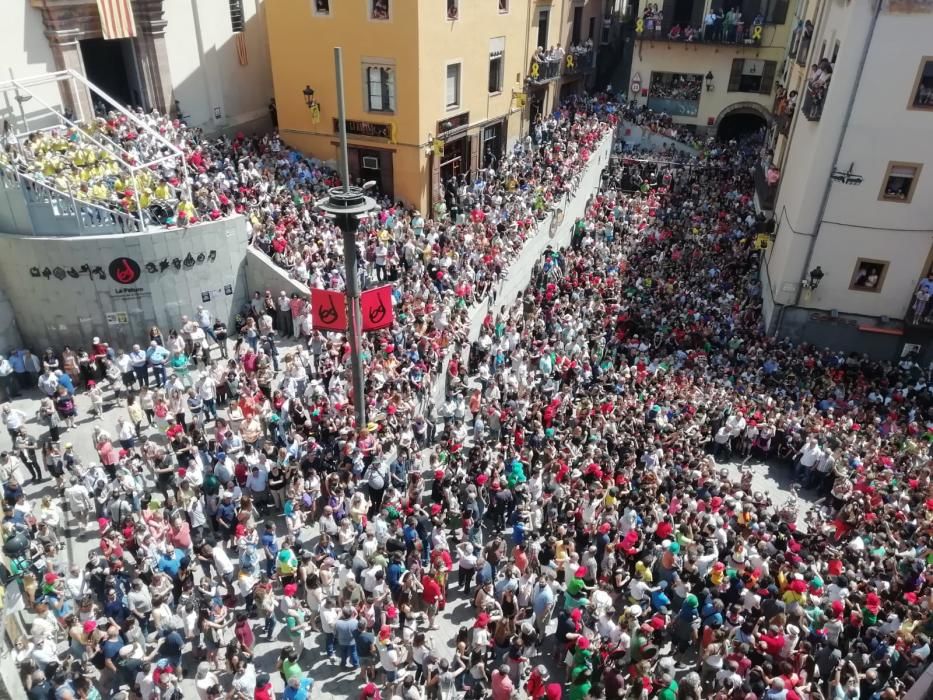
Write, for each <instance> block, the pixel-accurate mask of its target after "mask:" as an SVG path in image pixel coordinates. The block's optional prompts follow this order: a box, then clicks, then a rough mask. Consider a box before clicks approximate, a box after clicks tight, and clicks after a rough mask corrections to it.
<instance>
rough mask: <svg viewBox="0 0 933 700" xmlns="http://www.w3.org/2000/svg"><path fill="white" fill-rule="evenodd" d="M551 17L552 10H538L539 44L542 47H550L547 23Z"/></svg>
mask: <svg viewBox="0 0 933 700" xmlns="http://www.w3.org/2000/svg"><path fill="white" fill-rule="evenodd" d="M550 17H551V11H550V10H539V11H538V46H540V47H541V48H542V49H546V48H548V45H547V23H548V20H549V19H550Z"/></svg>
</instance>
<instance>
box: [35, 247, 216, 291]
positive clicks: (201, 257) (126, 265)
mask: <svg viewBox="0 0 933 700" xmlns="http://www.w3.org/2000/svg"><path fill="white" fill-rule="evenodd" d="M216 259H217V251H216V250H211V251H208V252H207V253H204V252H200V253H198V254H197V255H194V254H192V253H188V254H187V255H186V256H185V257H184V258H180V257H174V258H171V259H169V258H162V260H152V261H149V262H147V263H145V264H144V265H141V264H140V263H138V262H137V261H136V260H134V259H133V258H130V257H127V256H121V257H119V258H114V259H113V260H111V261H110V262H109V263H108V264H107V266H106V268H105V267H104V266H103V265H91V264H90V263H84V264H82V265H69V266H67V267H66V266H64V265H56V266H55V267H49V266H48V265H47V266H45V267H44V268H41V269H40V268H39V267H38V266H34V267H31V268H29V274H30V276H32V277H45V279H47V280H51V279H52V278H53V277H54V278H55V279H57V280H58V281H60V282H61V281H64V280H65V279H66V278H68V277H70V278H71V279H75V280H76V279H80V278H81V277H82V276H83V275H87V276H88V278H89V279H92V280H93V279H98V280H106V279H108V278H109V279H112V280H113V281H115V282H118V283H120V284H126V285H129V284H133V283H134V282H136V281H137V280H138V279H139V278H140V277H141V276H142V272H143V270H144V269H145V271H146V272H148V273H149V274H156V273H163V272H165V271H166V270H170V269H175V270H182V269H184V270H190V269H192V268H194V267H196V266H198V265H203V264H204V263H212V262H214V261H215V260H216Z"/></svg>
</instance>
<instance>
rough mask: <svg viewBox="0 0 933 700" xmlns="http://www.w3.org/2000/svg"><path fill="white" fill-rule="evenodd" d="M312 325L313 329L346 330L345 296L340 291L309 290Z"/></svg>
mask: <svg viewBox="0 0 933 700" xmlns="http://www.w3.org/2000/svg"><path fill="white" fill-rule="evenodd" d="M311 317H312V327H313V328H314V329H315V330H326V331H344V332H345V331H346V330H347V298H346V297H345V296H344V295H343V294H342V293H340V292H330V291H328V290H326V289H312V290H311Z"/></svg>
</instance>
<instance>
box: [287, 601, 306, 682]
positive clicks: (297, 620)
mask: <svg viewBox="0 0 933 700" xmlns="http://www.w3.org/2000/svg"><path fill="white" fill-rule="evenodd" d="M304 621H305V616H304V613H302V612H301V611H300V610H292V611H291V612H290V613H289V615H288V617H286V618H285V624H286V625H287V626H288V634H289V636H290V637H300V636H301V635H302V633H303V630H300V629H298V626H299V625H301V624H302V623H303V622H304ZM286 680H287V679H286Z"/></svg>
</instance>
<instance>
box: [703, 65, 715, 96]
mask: <svg viewBox="0 0 933 700" xmlns="http://www.w3.org/2000/svg"><path fill="white" fill-rule="evenodd" d="M713 77H714V76H713V71H711V70H710V71H706V76H705V78H706V91H707V92H712V91H713V87H715V86H714V85H713Z"/></svg>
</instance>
